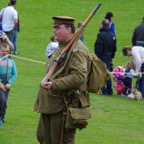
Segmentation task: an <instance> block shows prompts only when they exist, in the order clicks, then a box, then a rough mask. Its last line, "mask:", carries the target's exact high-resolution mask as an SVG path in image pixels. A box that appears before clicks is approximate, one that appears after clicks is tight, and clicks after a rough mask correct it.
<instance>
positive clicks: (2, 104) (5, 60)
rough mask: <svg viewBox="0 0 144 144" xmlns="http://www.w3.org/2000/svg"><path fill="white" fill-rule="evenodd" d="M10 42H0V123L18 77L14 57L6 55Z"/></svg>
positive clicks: (0, 123) (2, 120)
mask: <svg viewBox="0 0 144 144" xmlns="http://www.w3.org/2000/svg"><path fill="white" fill-rule="evenodd" d="M9 52H10V47H9V45H8V43H6V42H1V43H0V125H2V124H3V122H4V117H5V114H6V108H7V99H8V94H9V92H10V88H11V85H12V84H13V82H14V80H15V79H16V77H17V69H16V65H15V62H14V60H13V59H10V58H9V57H7V56H6V55H7V54H9Z"/></svg>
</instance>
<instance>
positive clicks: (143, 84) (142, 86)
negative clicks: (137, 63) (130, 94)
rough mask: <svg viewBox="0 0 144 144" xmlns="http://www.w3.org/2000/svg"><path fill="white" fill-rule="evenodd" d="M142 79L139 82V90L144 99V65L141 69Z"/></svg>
mask: <svg viewBox="0 0 144 144" xmlns="http://www.w3.org/2000/svg"><path fill="white" fill-rule="evenodd" d="M141 72H142V78H141V79H140V80H138V90H139V91H140V92H141V93H142V97H143V98H144V74H143V73H144V63H143V64H142V67H141Z"/></svg>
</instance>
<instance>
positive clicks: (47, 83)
mask: <svg viewBox="0 0 144 144" xmlns="http://www.w3.org/2000/svg"><path fill="white" fill-rule="evenodd" d="M40 86H41V87H42V88H44V89H47V90H49V89H51V88H52V81H49V82H44V83H40Z"/></svg>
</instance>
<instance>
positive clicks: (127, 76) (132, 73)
mask: <svg viewBox="0 0 144 144" xmlns="http://www.w3.org/2000/svg"><path fill="white" fill-rule="evenodd" d="M112 18H113V13H112V12H107V13H106V15H105V18H104V19H103V20H102V21H101V25H100V30H99V33H98V35H97V37H96V41H95V44H94V51H95V54H96V55H97V56H98V58H100V59H101V60H102V61H103V62H104V63H105V64H106V66H107V69H108V71H109V72H112V74H114V72H113V62H112V61H113V58H114V57H115V52H116V50H117V39H116V32H115V24H114V22H112ZM132 45H133V47H130V46H125V47H123V48H122V53H123V55H124V56H132V57H133V61H132V63H131V62H127V64H126V66H125V68H124V71H123V72H120V71H119V73H122V75H123V78H122V79H121V80H120V81H121V82H122V83H123V86H121V89H122V87H123V90H121V93H119V92H118V94H122V97H127V96H128V94H130V93H132V92H133V90H134V88H133V87H132V79H133V78H137V89H138V90H139V91H140V92H141V93H142V96H143V98H144V74H143V72H144V18H143V21H142V23H141V24H140V25H139V26H137V27H136V28H135V29H134V32H133V35H132ZM132 65H133V67H132ZM130 66H131V67H130ZM117 73H118V72H117ZM112 76H113V75H112ZM117 79H118V77H117ZM114 80H116V78H114ZM118 81H119V79H118ZM115 86H116V85H115ZM118 86H120V85H118ZM115 88H116V87H115ZM101 94H102V95H112V94H113V87H112V79H111V78H110V79H109V80H108V81H107V82H106V85H105V86H104V87H103V88H102V90H101Z"/></svg>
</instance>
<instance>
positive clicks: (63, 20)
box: [52, 16, 75, 26]
mask: <svg viewBox="0 0 144 144" xmlns="http://www.w3.org/2000/svg"><path fill="white" fill-rule="evenodd" d="M52 19H53V20H54V26H59V25H61V24H74V21H75V18H72V17H69V16H54V17H52Z"/></svg>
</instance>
